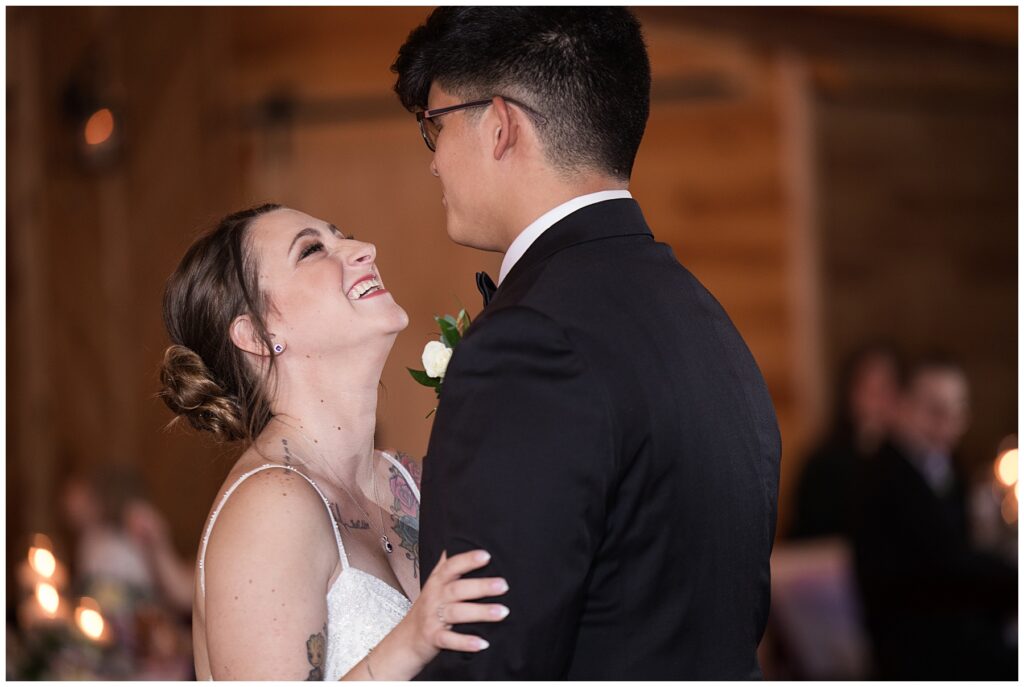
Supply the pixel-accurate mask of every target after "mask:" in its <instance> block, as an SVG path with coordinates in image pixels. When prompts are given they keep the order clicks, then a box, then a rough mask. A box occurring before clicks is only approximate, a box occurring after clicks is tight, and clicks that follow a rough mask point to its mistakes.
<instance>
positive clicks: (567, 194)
mask: <svg viewBox="0 0 1024 687" xmlns="http://www.w3.org/2000/svg"><path fill="white" fill-rule="evenodd" d="M628 186H629V182H628V181H623V180H621V179H616V178H614V177H610V176H606V175H603V174H596V173H588V174H573V175H572V176H566V175H564V174H562V173H559V172H557V171H555V170H546V172H545V173H544V174H538V175H537V176H534V177H529V178H522V179H521V180H519V182H518V183H516V184H515V187H516V188H515V189H514V190H513V191H512V192H510V193H508V194H506V195H505V196H504V197H505V199H506V205H505V212H504V213H503V214H504V215H505V217H506V218H507V220H506V222H505V223H504V224H505V242H504V244H505V245H504V248H503V249H502V251H501V252H502V253H504V252H506V251H508V247H509V246H510V245H512V242H513V241H515V240H516V237H517V236H519V234H521V233H522V231H523V230H524V229H526V228H527V227H528V226H530V224H532V223H533V222H534V221H536V220H537V219H538V218H539V217H541V216H542V215H543V214H544V213H546V212H547V211H549V210H552V209H554V208H556V207H558V206H559V205H561V204H562V203H565V202H568V201H570V200H572V199H573V198H577V197H579V196H585V195H587V194H590V193H597V192H599V191H618V190H622V189H625V188H627V187H628Z"/></svg>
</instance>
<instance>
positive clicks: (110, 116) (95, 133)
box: [85, 107, 114, 146]
mask: <svg viewBox="0 0 1024 687" xmlns="http://www.w3.org/2000/svg"><path fill="white" fill-rule="evenodd" d="M113 134H114V113H113V112H111V111H110V109H109V108H106V107H105V108H103V109H102V110H97V111H96V112H94V113H93V114H92V116H91V117H89V121H87V122H86V123H85V142H86V143H88V144H89V145H91V146H98V145H100V144H101V143H104V142H106V141H107V140H108V139H109V138H110V137H111V136H112V135H113Z"/></svg>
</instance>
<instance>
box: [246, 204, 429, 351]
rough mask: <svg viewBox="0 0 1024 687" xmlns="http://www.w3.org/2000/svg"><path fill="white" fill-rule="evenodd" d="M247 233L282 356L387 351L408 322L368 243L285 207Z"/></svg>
mask: <svg viewBox="0 0 1024 687" xmlns="http://www.w3.org/2000/svg"><path fill="white" fill-rule="evenodd" d="M250 231H251V236H250V238H251V241H252V244H251V246H252V250H253V251H254V253H255V257H256V259H257V261H258V264H259V284H260V288H261V290H262V291H263V292H264V293H266V294H267V296H268V298H269V301H270V302H269V307H268V312H267V315H266V324H267V329H268V330H269V331H270V332H271V333H272V334H273V335H274V337H273V338H274V340H275V341H276V342H282V343H284V344H285V345H286V351H287V353H286V355H287V354H290V355H305V356H310V357H324V356H329V355H330V354H331V353H334V352H349V353H351V351H352V349H353V348H356V347H359V346H371V347H372V346H373V344H374V343H376V342H380V343H386V344H387V346H388V348H390V344H391V342H393V341H394V337H395V335H397V334H398V332H400V331H402V330H403V329H405V327H406V326H407V325H408V324H409V317H408V315H406V313H405V311H404V310H403V309H402V308H401V307H400V306H399V305H398V304H397V303H396V302H395V300H394V298H392V296H391V292H389V291H388V290H387V289H386V288H385V287H384V282H383V280H382V279H381V275H380V272H379V271H378V269H377V265H376V258H377V249H376V247H374V245H373V244H371V243H364V242H362V241H356V240H354V239H352V238H349V237H347V236H346V235H345V234H343V233H342V232H341V231H339V230H338V228H337V227H335V226H334V225H333V224H329V223H327V222H324V221H323V220H319V219H316V218H315V217H310V216H309V215H307V214H305V213H303V212H299V211H297V210H292V209H289V208H282V209H280V210H275V211H273V212H270V213H268V214H266V215H263V216H261V217H260V218H259V219H257V220H256V221H255V222H254V223H253V225H252V227H251V229H250Z"/></svg>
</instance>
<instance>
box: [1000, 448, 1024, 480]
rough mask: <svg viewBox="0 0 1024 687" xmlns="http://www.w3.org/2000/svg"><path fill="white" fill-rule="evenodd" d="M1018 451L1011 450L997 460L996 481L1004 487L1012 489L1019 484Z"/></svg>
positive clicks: (1004, 452)
mask: <svg viewBox="0 0 1024 687" xmlns="http://www.w3.org/2000/svg"><path fill="white" fill-rule="evenodd" d="M1018 454H1019V452H1018V450H1017V449H1015V448H1011V449H1009V450H1008V451H1003V453H1002V455H1000V456H999V458H998V459H996V468H995V469H996V479H998V480H999V483H1000V484H1002V485H1003V486H1004V487H1012V486H1013V485H1014V484H1016V483H1017V479H1018V476H1019V475H1018V472H1017V468H1018V466H1017V458H1018Z"/></svg>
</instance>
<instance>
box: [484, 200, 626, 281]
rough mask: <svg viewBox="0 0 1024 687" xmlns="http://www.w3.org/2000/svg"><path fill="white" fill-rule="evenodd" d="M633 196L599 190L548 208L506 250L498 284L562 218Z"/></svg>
mask: <svg viewBox="0 0 1024 687" xmlns="http://www.w3.org/2000/svg"><path fill="white" fill-rule="evenodd" d="M632 197H633V196H632V195H631V194H630V192H629V191H626V190H621V191H598V192H597V193H588V194H586V195H584V196H576V197H575V198H573V199H572V200H567V201H565V202H564V203H562V204H561V205H559V206H558V207H555V208H552V209H550V210H548V211H547V212H545V213H544V214H543V215H541V216H540V217H538V218H537V219H535V220H534V221H533V222H532V223H531V224H530V226H528V227H526V228H525V229H523V230H522V231H521V232H520V233H519V236H517V237H516V239H515V241H513V242H512V244H511V245H510V246H509V247H508V250H507V251H505V258H504V259H503V260H502V261H501V272H500V273H499V274H498V284H499V285H500V284H501V282H502V281H504V279H505V277H507V276H508V273H509V272H511V271H512V268H513V267H514V266H515V264H516V263H517V262H519V259H520V258H521V257H523V255H524V254H525V253H526V251H527V249H528V248H529V247H530V246H532V245H533V242H534V241H536V240H537V239H538V238H540V235H541V234H543V233H544V232H545V231H547V230H548V229H550V228H551V227H552V226H554V225H555V224H556V223H557V222H559V221H560V220H562V219H565V218H566V217H568V216H569V215H571V214H572V213H574V212H576V211H577V210H579V209H581V208H585V207H587V206H588V205H593V204H594V203H600V202H603V201H606V200H615V199H617V198H632Z"/></svg>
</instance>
